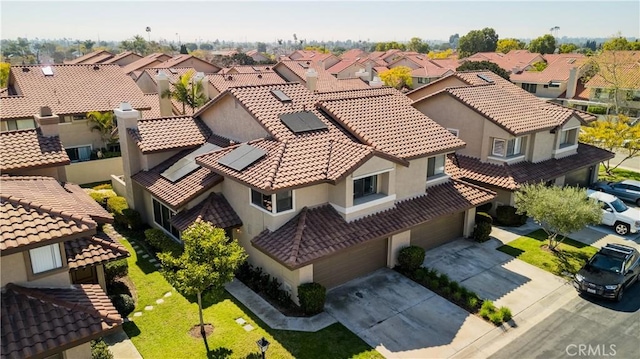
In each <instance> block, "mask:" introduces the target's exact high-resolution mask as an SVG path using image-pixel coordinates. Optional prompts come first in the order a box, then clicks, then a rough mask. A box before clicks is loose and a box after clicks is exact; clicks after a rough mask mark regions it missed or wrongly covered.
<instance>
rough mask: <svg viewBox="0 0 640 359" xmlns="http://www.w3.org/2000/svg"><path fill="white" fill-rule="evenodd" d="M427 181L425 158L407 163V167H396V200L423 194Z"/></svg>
mask: <svg viewBox="0 0 640 359" xmlns="http://www.w3.org/2000/svg"><path fill="white" fill-rule="evenodd" d="M426 181H427V158H426V157H423V158H416V159H413V160H411V161H409V167H405V166H401V165H398V166H396V200H397V201H401V200H403V199H406V198H411V197H414V196H417V195H420V194H424V190H425V184H426Z"/></svg>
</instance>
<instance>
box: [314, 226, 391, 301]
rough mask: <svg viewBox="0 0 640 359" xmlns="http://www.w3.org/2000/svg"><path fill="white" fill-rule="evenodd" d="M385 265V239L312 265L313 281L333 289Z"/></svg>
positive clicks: (359, 246)
mask: <svg viewBox="0 0 640 359" xmlns="http://www.w3.org/2000/svg"><path fill="white" fill-rule="evenodd" d="M386 265H387V239H386V238H384V239H379V240H375V241H371V242H369V243H365V244H361V245H358V246H355V247H354V248H350V249H348V250H346V251H344V252H343V253H340V254H337V255H335V256H332V257H329V258H327V259H324V260H322V261H319V262H317V263H314V264H313V281H314V282H317V283H320V284H322V285H323V286H325V288H327V289H329V288H333V287H335V286H338V285H340V284H342V283H345V282H348V281H350V280H352V279H354V278H358V277H360V276H363V275H365V274H369V273H371V272H373V271H374V270H376V269H380V268H382V267H385V266H386Z"/></svg>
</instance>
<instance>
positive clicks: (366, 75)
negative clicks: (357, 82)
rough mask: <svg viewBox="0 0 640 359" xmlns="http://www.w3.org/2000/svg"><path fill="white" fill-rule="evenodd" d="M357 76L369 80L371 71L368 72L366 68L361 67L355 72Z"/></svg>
mask: <svg viewBox="0 0 640 359" xmlns="http://www.w3.org/2000/svg"><path fill="white" fill-rule="evenodd" d="M355 75H356V77H359V78H361V79H362V81H366V82H369V81H370V80H369V73H368V72H366V71H365V70H364V69H360V70H358V71H357V72H356V73H355Z"/></svg>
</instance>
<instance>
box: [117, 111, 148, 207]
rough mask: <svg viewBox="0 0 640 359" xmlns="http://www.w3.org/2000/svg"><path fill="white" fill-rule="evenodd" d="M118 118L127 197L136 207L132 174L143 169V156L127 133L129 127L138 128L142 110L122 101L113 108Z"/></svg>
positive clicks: (131, 204)
mask: <svg viewBox="0 0 640 359" xmlns="http://www.w3.org/2000/svg"><path fill="white" fill-rule="evenodd" d="M113 113H114V114H115V115H116V119H117V120H118V137H119V138H120V151H121V152H122V169H123V172H124V182H125V184H126V196H125V197H126V198H127V203H128V204H129V207H131V208H134V209H135V207H136V206H135V205H136V202H135V197H134V189H133V182H132V181H131V176H132V175H134V174H136V173H137V172H138V171H140V170H141V169H142V165H141V163H140V162H141V161H142V158H141V157H142V156H139V155H138V149H137V145H136V144H135V142H134V141H133V139H132V138H131V137H130V136H129V134H128V133H127V132H128V131H127V130H128V129H137V128H138V119H139V118H140V112H138V111H137V110H134V109H133V108H131V105H129V103H127V102H122V103H121V104H120V106H118V108H116V109H115V110H113Z"/></svg>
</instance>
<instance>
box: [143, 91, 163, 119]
mask: <svg viewBox="0 0 640 359" xmlns="http://www.w3.org/2000/svg"><path fill="white" fill-rule="evenodd" d="M144 100H145V102H146V103H147V107H149V108H150V110H145V111H142V118H143V119H144V120H151V119H154V118H160V117H162V114H161V113H160V96H159V95H158V94H157V93H146V94H144Z"/></svg>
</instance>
